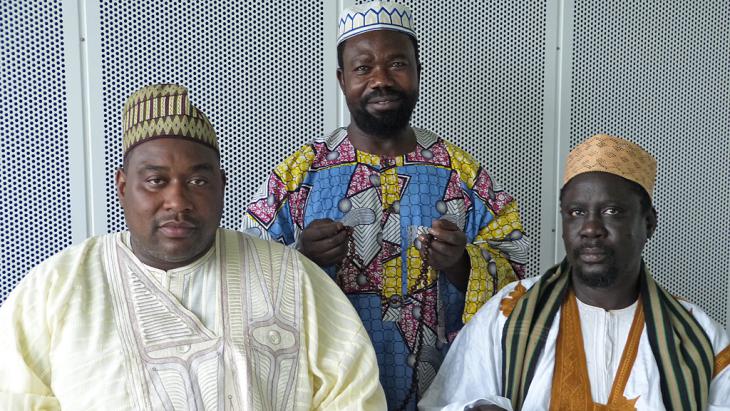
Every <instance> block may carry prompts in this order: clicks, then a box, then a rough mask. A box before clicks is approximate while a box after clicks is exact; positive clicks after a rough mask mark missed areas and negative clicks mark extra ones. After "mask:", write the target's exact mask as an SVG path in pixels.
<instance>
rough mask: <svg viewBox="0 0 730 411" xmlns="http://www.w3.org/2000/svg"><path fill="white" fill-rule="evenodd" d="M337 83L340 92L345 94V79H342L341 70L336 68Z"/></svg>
mask: <svg viewBox="0 0 730 411" xmlns="http://www.w3.org/2000/svg"><path fill="white" fill-rule="evenodd" d="M337 82H338V83H340V90H342V92H343V93H344V92H345V79H344V73H343V72H342V68H340V67H337Z"/></svg>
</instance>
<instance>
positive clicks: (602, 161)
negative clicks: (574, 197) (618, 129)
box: [563, 134, 656, 198]
mask: <svg viewBox="0 0 730 411" xmlns="http://www.w3.org/2000/svg"><path fill="white" fill-rule="evenodd" d="M592 171H602V172H604V173H611V174H615V175H617V176H620V177H623V178H625V179H627V180H629V181H633V182H635V183H637V184H639V185H640V186H641V187H643V188H644V190H646V192H647V194H649V198H653V193H654V183H655V181H656V159H654V157H652V155H651V154H649V153H648V152H647V151H646V150H644V149H643V148H641V147H640V146H639V145H638V144H635V143H632V142H630V141H628V140H624V139H622V138H619V137H614V136H609V135H607V134H598V135H595V136H593V137H591V138H589V139H588V140H586V141H584V142H582V143H580V144H578V146H576V147H575V148H574V149H573V150H572V151H571V152H570V154H568V159H567V161H566V164H565V174H564V176H563V187H564V186H565V185H566V184H567V183H568V181H570V179H571V178H573V177H575V176H577V175H578V174H583V173H589V172H592Z"/></svg>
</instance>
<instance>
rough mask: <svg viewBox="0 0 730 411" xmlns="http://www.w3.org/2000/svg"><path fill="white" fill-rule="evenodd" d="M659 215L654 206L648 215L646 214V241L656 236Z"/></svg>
mask: <svg viewBox="0 0 730 411" xmlns="http://www.w3.org/2000/svg"><path fill="white" fill-rule="evenodd" d="M657 220H658V218H657V213H656V209H655V208H654V206H652V207H651V210H649V212H648V213H646V239H647V240H648V239H650V238H651V236H653V235H654V231H656V226H657Z"/></svg>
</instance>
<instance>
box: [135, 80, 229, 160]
mask: <svg viewBox="0 0 730 411" xmlns="http://www.w3.org/2000/svg"><path fill="white" fill-rule="evenodd" d="M122 128H123V130H124V135H123V139H122V147H123V149H124V156H125V157H126V156H127V153H129V151H130V150H131V149H132V148H134V147H136V146H137V145H139V144H141V143H143V142H145V141H149V140H152V139H156V138H162V137H168V138H169V137H172V138H183V139H188V140H192V141H195V142H198V143H201V144H204V145H206V146H208V147H210V148H212V149H213V150H215V151H216V153H220V151H219V149H218V139H217V138H216V135H215V130H213V126H212V125H211V124H210V121H209V120H208V118H207V117H206V116H205V114H203V112H202V111H200V110H198V108H197V107H195V106H194V105H193V104H192V103H191V102H190V98H189V95H188V89H187V88H185V87H183V86H180V85H177V84H152V85H148V86H145V87H142V88H141V89H140V90H138V91H137V92H135V93H134V94H132V95H131V96H130V97H129V98H128V99H127V102H126V103H125V104H124V111H123V114H122Z"/></svg>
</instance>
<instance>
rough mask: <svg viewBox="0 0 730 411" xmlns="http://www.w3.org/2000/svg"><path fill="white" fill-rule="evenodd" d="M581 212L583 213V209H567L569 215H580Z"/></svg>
mask: <svg viewBox="0 0 730 411" xmlns="http://www.w3.org/2000/svg"><path fill="white" fill-rule="evenodd" d="M583 214H585V211H583V210H576V209H573V210H568V215H569V216H571V217H578V216H582V215H583Z"/></svg>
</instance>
